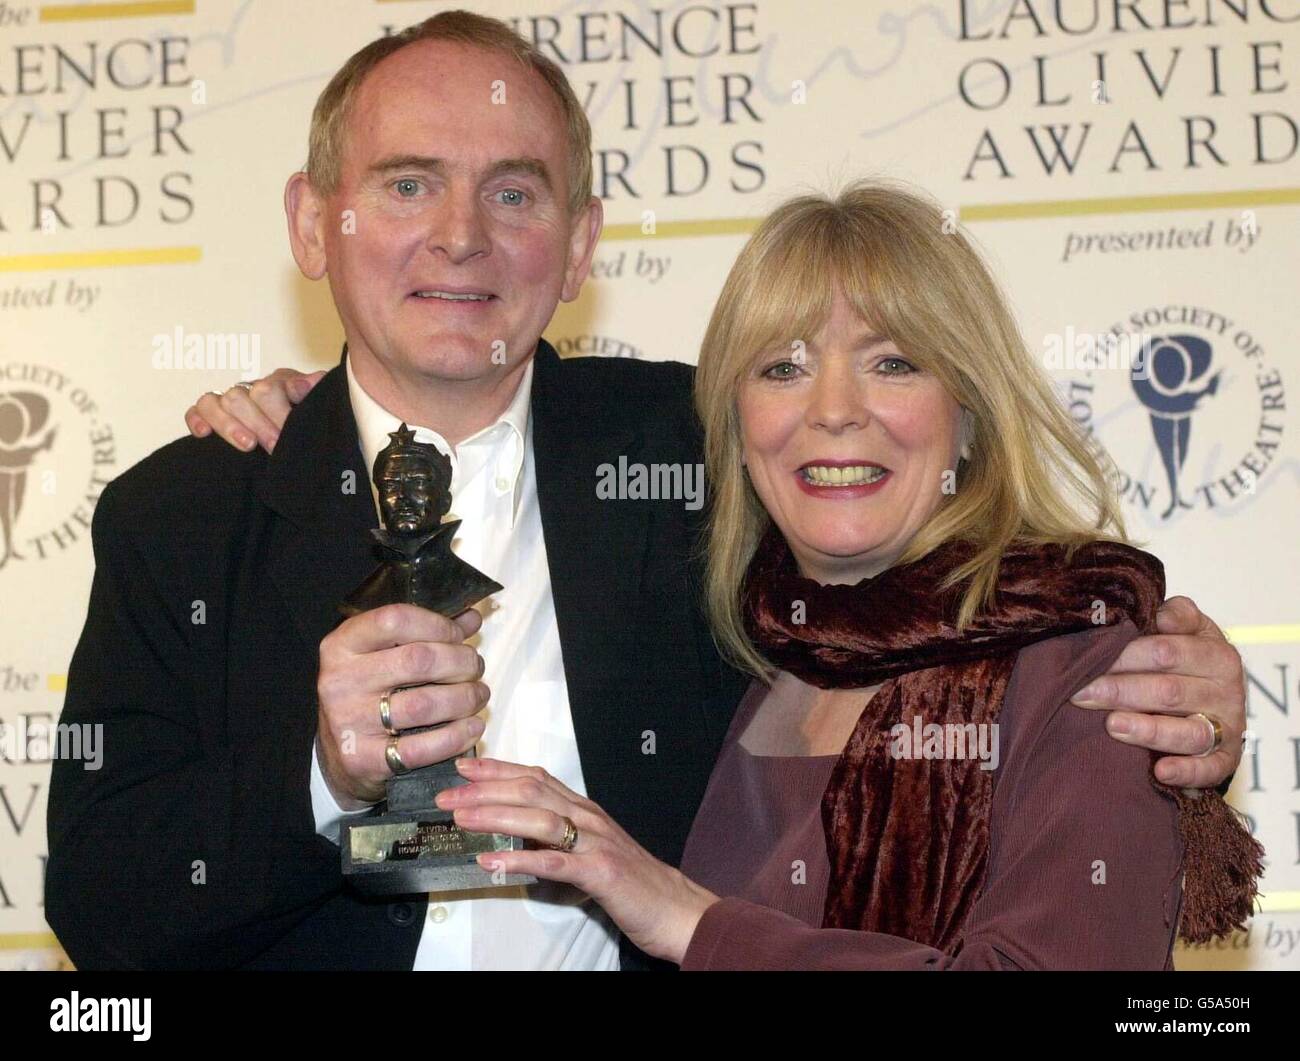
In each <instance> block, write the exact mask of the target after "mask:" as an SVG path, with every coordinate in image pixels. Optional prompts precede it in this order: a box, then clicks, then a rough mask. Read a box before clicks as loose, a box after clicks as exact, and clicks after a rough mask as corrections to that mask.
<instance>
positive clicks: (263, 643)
mask: <svg viewBox="0 0 1300 1061" xmlns="http://www.w3.org/2000/svg"><path fill="white" fill-rule="evenodd" d="M494 86H503V87H504V90H505V97H504V98H505V100H506V102H505V103H504V105H502V104H500V103H497V102H494V98H493V97H494V94H496V93H495V92H494ZM589 141H590V130H589V128H588V127H587V125H586V121H585V118H584V117H583V115H582V111H581V108H580V106H579V105H578V104H577V101H576V99H575V98H574V96H573V93H572V90H571V89H570V88H569V87H568V85H567V82H565V80H564V77H563V75H562V74H561V73H560V72H559V71H558V69H557V68H555V67H554V66H553V65H552V64H550V63H549V62H547V61H546V60H545V59H543V58H542V57H541V56H540V55H538V54H537V53H536V52H535V51H533V50H532V49H531V48H529V47H528V46H527V45H526V44H525V43H524V42H522V41H521V40H520V39H519V38H517V37H516V36H515V35H514V34H513V33H511V32H510V31H509V30H508V29H507V28H505V27H504V26H503V24H501V23H497V22H495V21H493V20H488V19H482V18H479V17H477V16H473V15H469V14H467V13H464V12H451V13H446V14H443V15H439V16H436V17H434V18H432V19H430V20H428V21H427V22H425V23H422V24H421V25H420V26H417V27H413V28H412V29H410V30H408V31H406V32H405V33H403V34H401V35H399V36H398V37H396V38H386V39H382V40H380V41H377V42H374V43H372V44H371V45H368V46H367V47H366V48H364V49H362V51H361V52H358V53H357V55H356V56H354V57H353V58H352V59H351V60H349V62H348V63H347V64H345V66H344V67H343V69H342V70H340V72H339V74H337V75H336V76H335V78H334V80H333V81H332V82H331V84H330V85H329V86H328V87H327V88H326V89H325V91H324V93H323V94H322V96H321V99H320V101H319V102H318V104H317V108H316V112H315V115H314V116H313V125H312V138H311V147H312V149H311V154H310V156H309V160H308V166H307V170H306V172H305V173H298V174H294V175H293V176H292V177H291V178H290V180H289V182H288V186H287V188H286V192H285V205H286V211H287V213H288V217H289V226H290V242H291V245H292V248H293V253H294V257H295V259H296V260H297V262H298V265H299V267H300V268H301V270H302V271H303V273H304V274H305V275H307V276H308V277H310V278H312V279H320V278H321V277H326V276H327V277H328V279H329V283H330V289H331V292H332V293H333V297H334V301H335V304H336V306H337V307H338V311H339V315H340V318H341V319H342V322H343V326H344V332H345V334H346V337H347V345H346V346H345V348H344V350H345V357H344V363H343V364H342V365H341V366H339V367H337V368H335V369H334V370H332V371H331V372H330V373H328V374H327V375H326V376H325V377H324V379H323V380H321V381H320V383H319V385H317V386H316V387H315V389H314V390H312V391H311V393H310V394H309V395H307V396H306V398H305V399H304V400H303V401H302V403H301V405H300V406H299V407H298V409H297V410H296V411H295V412H294V414H293V415H292V416H291V417H289V418H288V419H287V420H284V421H283V432H282V433H280V432H279V427H278V426H277V425H276V424H275V423H273V421H271V420H265V419H264V420H262V421H258V420H256V419H255V418H254V423H255V424H256V425H257V427H258V428H259V430H260V431H261V432H262V433H263V438H264V440H265V441H266V442H267V443H268V445H267V449H272V450H273V452H271V453H270V454H269V455H268V454H266V453H263V452H261V451H260V450H256V449H254V448H251V447H249V448H246V449H245V451H243V452H241V451H237V450H235V449H231V448H228V447H226V446H224V445H222V444H220V443H218V442H217V441H216V440H215V439H208V440H203V441H200V440H196V439H184V440H181V441H179V442H176V443H173V444H171V445H170V446H167V447H164V448H163V449H162V450H160V451H158V452H157V453H155V454H154V455H153V456H151V457H149V458H147V459H146V460H145V461H143V462H141V463H140V464H139V465H137V466H136V467H135V468H133V469H132V470H131V471H129V472H127V473H126V474H125V475H123V476H121V477H120V478H119V479H118V480H117V481H115V482H114V483H113V484H112V486H110V487H109V488H108V489H107V490H106V491H105V492H104V494H103V497H102V499H101V501H100V503H99V506H98V508H97V511H96V516H95V526H94V542H95V553H96V561H97V571H96V575H95V583H94V587H93V589H92V592H91V602H90V609H89V615H88V618H87V623H86V629H85V632H84V633H83V635H82V639H81V642H80V644H79V645H78V648H77V652H76V655H75V657H74V660H73V663H72V667H71V670H70V674H69V687H68V697H67V701H66V706H65V709H64V711H65V716H64V721H96V722H102V723H103V724H104V726H105V745H106V751H105V765H104V769H102V770H101V771H99V772H98V773H97V774H93V775H92V774H90V773H86V772H81V771H75V770H72V769H66V768H65V764H56V766H55V772H54V778H53V782H52V785H51V797H50V815H49V818H50V861H49V870H48V881H47V897H46V906H47V913H48V918H49V921H50V924H51V925H52V926H53V927H54V929H55V930H56V932H57V933H58V934H59V937H60V939H61V940H62V941H63V943H64V945H65V947H66V948H67V950H68V952H69V955H70V956H71V958H72V959H73V961H74V962H75V963H76V964H78V965H79V966H81V967H86V968H89V967H122V966H131V967H143V966H166V967H172V966H187V967H192V966H207V967H227V966H244V967H260V968H270V967H314V968H319V967H326V968H338V967H355V968H404V969H410V968H413V967H414V968H446V969H468V968H587V969H606V968H616V967H619V966H622V967H624V968H627V967H632V966H636V965H641V964H644V956H642V955H640V954H639V953H638V952H636V951H635V950H634V949H633V948H631V947H630V946H628V945H626V942H625V941H621V940H620V938H619V937H618V935H617V933H615V932H614V930H613V928H612V926H611V925H610V923H609V921H608V919H607V918H606V917H605V916H604V914H603V913H602V912H601V911H600V910H599V909H598V908H596V907H595V906H594V904H592V903H591V902H590V901H589V900H585V897H583V896H580V895H578V894H577V893H574V892H572V891H571V890H567V889H565V888H562V887H556V886H547V885H537V886H534V887H532V888H530V889H529V890H528V891H527V892H526V893H525V892H520V893H516V894H507V895H500V894H498V895H496V896H488V895H482V896H479V895H475V896H471V897H460V898H455V897H448V896H435V897H433V899H432V901H431V900H430V899H429V897H426V896H409V897H400V898H399V899H397V900H395V901H388V902H385V901H374V900H367V899H365V898H363V897H361V896H359V895H356V894H354V893H352V892H351V891H348V890H344V889H343V888H342V885H341V881H340V872H339V851H338V847H337V846H336V844H337V837H338V827H339V823H340V822H341V821H342V819H343V817H344V816H345V815H348V814H366V813H369V808H371V807H373V806H374V804H375V803H376V801H378V800H379V799H381V798H382V796H383V792H384V781H385V780H386V778H387V777H389V776H391V775H390V770H389V763H390V762H391V756H390V749H396V751H397V753H398V756H399V759H400V762H401V763H403V764H404V765H405V766H407V767H416V766H422V765H425V764H427V763H430V762H435V761H438V760H441V759H443V758H446V757H448V756H450V755H454V754H457V753H459V752H460V751H462V750H463V749H465V748H467V747H469V746H471V745H473V744H474V743H476V742H477V743H479V744H480V745H481V747H482V748H483V750H484V751H485V752H486V753H487V754H490V755H493V756H494V757H498V758H504V759H510V760H515V761H520V762H526V763H532V764H536V765H539V766H542V767H544V768H545V769H546V770H548V771H549V772H550V773H551V774H552V775H554V776H556V777H557V778H559V779H560V780H561V781H563V782H564V783H565V784H566V785H568V786H569V787H570V788H573V789H575V790H576V791H578V792H580V793H583V794H586V795H588V796H590V797H591V798H592V799H594V800H596V801H597V802H598V803H600V804H601V805H602V806H603V807H604V808H605V809H606V810H607V811H608V812H609V813H610V814H611V815H612V816H613V817H614V818H615V819H616V820H617V821H619V822H620V823H621V824H622V825H623V826H624V827H625V828H626V829H627V831H628V832H629V833H630V834H631V835H633V836H634V837H635V838H636V839H637V840H638V841H639V842H640V843H642V844H643V845H644V846H645V847H646V848H647V849H648V850H650V851H651V853H653V854H654V855H656V857H659V858H661V859H664V860H665V861H668V862H671V863H675V862H676V861H677V860H678V857H679V855H680V853H681V849H682V845H683V843H684V841H685V837H686V834H687V831H688V828H689V825H690V822H691V819H692V817H693V815H694V812H695V809H696V807H697V805H698V803H699V800H700V798H701V796H702V793H703V790H704V785H705V782H706V780H707V778H708V775H709V771H710V769H711V767H712V764H713V761H714V757H715V755H716V752H717V749H718V747H719V745H720V743H721V740H722V737H723V734H724V732H725V730H726V727H727V724H728V722H729V720H730V717H731V713H732V710H733V709H734V707H735V704H736V702H737V700H738V698H739V695H740V692H741V690H742V686H743V684H744V681H743V679H742V678H741V677H740V676H739V675H738V674H736V673H735V672H733V671H732V670H730V669H729V668H728V667H726V666H725V664H723V663H722V661H721V660H720V659H719V658H718V656H717V653H716V650H715V649H714V646H713V642H712V638H711V636H710V634H709V631H708V628H707V625H706V623H705V621H704V619H703V618H702V616H701V613H700V611H699V608H698V603H697V598H698V594H697V586H696V581H695V580H696V575H697V570H696V567H695V566H694V563H693V561H692V559H691V558H692V557H693V556H694V555H695V554H694V552H693V549H694V545H695V540H696V534H697V531H698V526H697V525H696V521H697V519H698V516H699V513H698V512H694V511H692V510H691V509H688V508H686V506H685V505H683V504H682V503H681V502H680V501H679V502H676V503H674V502H671V501H655V502H649V501H647V502H620V503H609V502H603V501H600V500H599V499H598V498H597V495H596V490H595V481H596V469H597V468H598V467H599V466H600V465H601V464H603V463H614V464H617V462H618V459H619V458H620V457H623V458H626V459H627V460H628V461H629V462H645V463H664V464H669V465H672V464H676V465H679V466H682V467H686V466H690V465H693V464H695V463H697V462H698V461H699V460H700V448H699V438H698V435H697V429H696V423H695V420H694V417H693V414H692V411H691V407H690V398H689V389H690V370H689V369H688V368H687V367H686V366H684V365H678V364H670V363H664V364H649V363H638V362H626V361H622V360H618V361H614V360H604V359H597V358H591V359H585V358H584V359H577V360H574V361H565V362H562V361H561V360H560V359H559V358H558V356H557V355H556V353H555V351H554V350H553V349H552V348H551V347H550V346H549V345H548V344H547V343H546V342H545V341H544V340H542V339H541V338H540V336H541V332H542V330H543V329H544V327H545V326H546V324H547V323H548V321H549V320H550V318H551V315H552V314H553V312H554V310H555V306H556V304H557V302H558V301H560V300H561V299H563V300H565V301H569V300H572V299H573V298H575V297H577V294H578V292H579V289H580V287H581V285H582V283H583V281H584V280H585V278H586V276H587V273H588V270H589V267H590V263H591V257H592V253H593V251H594V248H595V245H596V242H597V240H598V238H599V233H600V229H601V220H602V215H601V204H600V201H599V200H598V199H595V198H592V196H591V194H590V193H591V170H590V142H589ZM345 219H346V221H347V223H343V222H344V220H345ZM260 389H262V388H255V391H257V390H260ZM274 389H275V386H274V384H273V385H272V390H274ZM244 412H245V414H246V415H247V414H249V413H251V408H250V409H245V410H244ZM401 421H405V422H406V423H408V424H410V425H412V426H415V425H421V426H420V427H419V429H418V431H417V434H418V435H420V437H421V441H426V442H431V443H433V444H434V445H436V446H437V447H438V448H439V449H440V450H441V451H443V452H444V453H446V454H448V455H449V456H450V457H451V458H452V460H453V467H454V471H453V502H452V505H453V507H452V514H453V515H454V516H456V517H458V518H460V519H462V520H463V521H464V522H463V525H462V528H461V534H460V537H459V540H458V541H457V543H456V551H457V553H458V555H460V556H461V557H462V558H463V559H465V560H466V561H467V562H469V563H471V564H473V565H474V566H475V567H477V568H479V569H480V570H481V571H483V572H485V573H486V574H488V575H490V576H491V577H493V578H495V579H496V580H497V581H499V582H500V583H502V584H503V586H504V587H505V588H504V589H503V590H502V591H501V592H500V593H498V594H496V595H495V596H494V597H493V598H492V600H491V601H490V602H489V604H488V605H487V606H484V607H482V608H481V611H482V613H483V615H482V618H480V615H479V612H476V611H468V612H466V613H464V614H463V615H461V616H460V617H458V618H457V619H456V620H455V621H450V620H445V619H442V618H441V617H439V616H437V615H433V614H432V613H428V612H424V611H422V610H421V609H418V608H413V607H410V606H405V605H390V606H388V607H385V608H381V609H378V610H376V611H370V612H366V613H363V614H360V615H357V616H354V617H351V618H348V619H347V620H345V621H344V622H342V623H340V624H338V625H337V626H335V622H336V618H337V616H336V608H337V604H338V601H339V600H341V599H342V598H343V597H344V596H345V595H346V594H348V593H349V592H351V591H352V590H353V589H354V588H355V587H356V585H357V584H358V582H359V581H360V580H361V579H362V578H364V577H365V575H366V574H367V572H368V571H369V570H370V568H371V567H372V565H373V555H372V553H371V551H370V549H369V548H368V546H367V539H368V535H367V530H368V529H369V528H372V527H373V526H374V525H375V523H376V511H375V504H374V497H373V494H370V493H368V491H367V480H366V479H365V469H367V468H369V467H371V466H372V465H373V461H374V458H375V456H376V454H377V453H378V450H379V448H380V447H381V445H382V444H383V441H384V439H385V438H386V435H387V433H388V432H391V431H392V430H394V429H395V428H396V426H397V424H398V423H399V422H401ZM273 436H274V437H273ZM1165 623H1166V629H1167V630H1169V631H1175V630H1176V631H1179V632H1181V633H1182V636H1174V637H1161V638H1148V639H1145V640H1144V641H1141V642H1137V643H1135V644H1134V645H1133V646H1132V647H1131V649H1130V651H1129V652H1127V653H1126V654H1125V656H1124V657H1122V658H1121V660H1120V662H1119V664H1117V670H1118V671H1125V672H1129V673H1116V674H1114V675H1113V676H1112V677H1110V678H1109V679H1107V680H1108V681H1109V682H1110V683H1111V689H1110V696H1111V700H1110V703H1111V704H1113V705H1115V706H1130V707H1132V706H1134V705H1138V704H1156V705H1159V706H1161V707H1164V705H1166V704H1170V703H1172V700H1175V699H1176V700H1178V701H1180V702H1179V703H1178V704H1177V706H1176V709H1177V710H1178V711H1186V712H1194V711H1200V710H1204V711H1205V712H1206V713H1207V714H1212V715H1215V716H1217V717H1218V718H1220V719H1221V720H1222V721H1223V729H1224V731H1225V733H1226V735H1227V738H1228V743H1227V745H1226V746H1225V748H1223V749H1221V750H1217V751H1216V752H1215V754H1214V755H1213V756H1209V757H1206V758H1202V759H1190V760H1188V759H1173V760H1171V761H1170V764H1169V765H1170V766H1172V768H1173V769H1175V770H1181V771H1185V773H1184V774H1183V775H1182V776H1181V777H1179V778H1178V780H1179V781H1180V782H1181V783H1184V784H1199V785H1205V784H1213V783H1216V782H1218V781H1221V780H1222V779H1223V778H1225V777H1226V776H1228V774H1229V773H1230V771H1231V769H1232V768H1233V766H1234V765H1235V762H1236V756H1237V755H1238V754H1239V752H1237V750H1236V749H1235V747H1234V746H1235V744H1236V742H1237V739H1238V738H1239V736H1240V732H1241V728H1242V724H1243V709H1242V696H1243V691H1242V688H1241V671H1240V662H1239V660H1238V659H1237V657H1236V655H1235V653H1233V651H1232V650H1231V649H1230V648H1229V647H1228V646H1227V645H1226V643H1224V642H1223V641H1222V638H1221V636H1217V637H1216V636H1215V635H1216V634H1217V631H1216V630H1213V624H1210V623H1208V620H1204V619H1203V618H1202V617H1201V616H1200V615H1199V613H1197V612H1196V611H1195V609H1194V608H1192V607H1191V606H1190V605H1189V604H1188V603H1183V604H1179V605H1176V606H1171V607H1170V608H1169V609H1168V611H1167V613H1166V619H1165ZM470 638H473V639H475V643H476V644H477V645H478V648H479V649H480V650H481V655H480V654H479V652H476V651H475V649H474V648H472V647H470V645H469V644H466V643H465V642H466V641H467V639H470ZM1175 664H1176V665H1177V666H1178V668H1179V671H1180V673H1179V674H1177V675H1175V674H1172V673H1163V674H1158V673H1150V672H1152V671H1166V672H1168V671H1172V670H1173V666H1174V665H1175ZM480 679H482V680H480ZM416 685H418V686H419V688H404V687H409V686H416ZM489 690H490V696H491V701H490V702H488V696H489ZM381 704H385V705H386V714H385V713H384V712H381V710H380V708H381ZM1119 717H1120V718H1121V719H1127V720H1128V721H1129V722H1130V724H1131V725H1132V726H1133V731H1132V733H1131V734H1130V736H1129V738H1128V739H1135V738H1138V737H1140V738H1141V740H1140V743H1144V744H1147V745H1148V746H1153V747H1161V748H1165V749H1167V750H1173V751H1183V752H1191V753H1196V752H1199V751H1201V750H1202V749H1204V748H1205V746H1206V740H1207V737H1206V730H1207V727H1206V724H1205V722H1204V721H1203V720H1187V719H1181V718H1162V719H1152V718H1151V717H1149V716H1146V715H1141V714H1136V715H1135V714H1128V713H1125V714H1123V715H1121V716H1119ZM386 723H387V724H391V727H392V729H393V730H394V731H396V732H397V734H398V735H397V736H393V735H390V733H389V731H388V729H387V726H386ZM433 723H446V725H444V726H443V727H442V728H441V729H437V730H433V731H429V732H424V733H420V734H406V735H404V736H402V735H400V733H401V731H403V730H407V729H410V728H413V727H419V726H426V725H429V724H433ZM1143 727H1144V728H1143ZM1166 779H1170V778H1168V777H1166ZM620 951H621V953H620Z"/></svg>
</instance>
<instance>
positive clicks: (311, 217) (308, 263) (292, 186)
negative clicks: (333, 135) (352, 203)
mask: <svg viewBox="0 0 1300 1061" xmlns="http://www.w3.org/2000/svg"><path fill="white" fill-rule="evenodd" d="M284 214H285V218H286V219H287V220H288V222H289V246H290V247H291V248H292V249H293V257H294V261H296V262H297V263H298V268H299V269H300V270H302V275H303V276H305V277H306V278H307V279H308V280H319V279H320V278H321V277H322V276H324V275H325V271H326V264H327V263H326V257H325V224H324V222H325V201H324V200H323V199H322V198H321V197H320V195H319V194H318V193H317V191H316V189H315V188H313V187H312V186H311V181H309V180H308V179H307V174H305V173H302V172H298V173H295V174H294V175H293V176H292V177H290V178H289V182H288V183H287V184H286V185H285V186H284Z"/></svg>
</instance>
